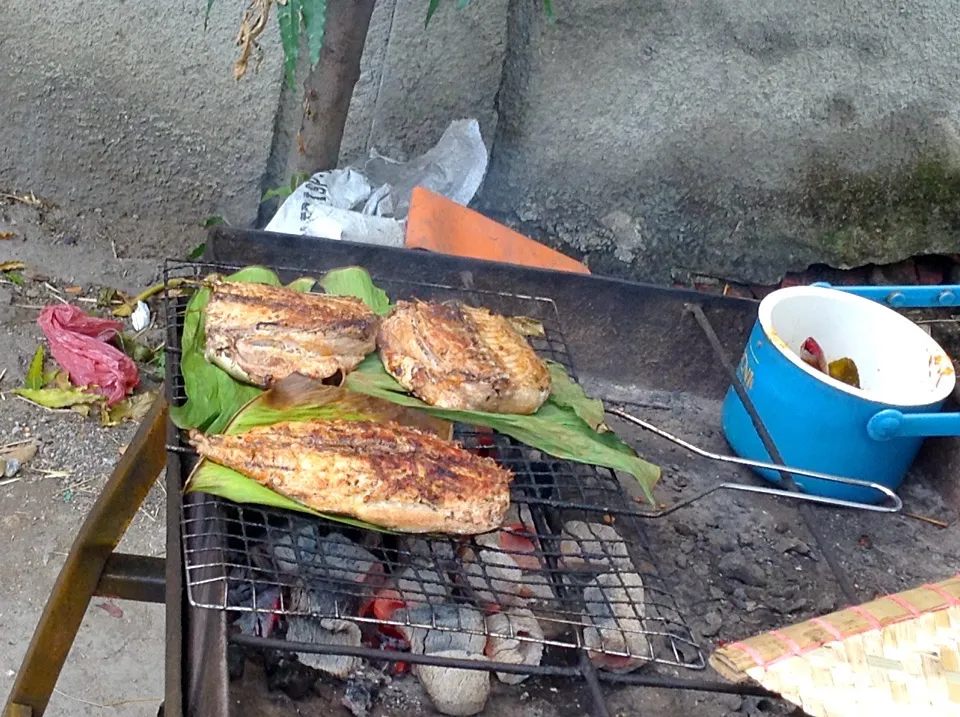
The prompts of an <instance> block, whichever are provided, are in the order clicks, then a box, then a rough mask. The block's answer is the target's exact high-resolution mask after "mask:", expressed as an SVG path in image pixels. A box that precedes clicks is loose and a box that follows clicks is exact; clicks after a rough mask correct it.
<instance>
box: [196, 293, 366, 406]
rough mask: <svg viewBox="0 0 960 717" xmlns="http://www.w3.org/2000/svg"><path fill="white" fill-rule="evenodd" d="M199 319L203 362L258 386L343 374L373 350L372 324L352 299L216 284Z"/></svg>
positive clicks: (364, 308) (357, 302)
mask: <svg viewBox="0 0 960 717" xmlns="http://www.w3.org/2000/svg"><path fill="white" fill-rule="evenodd" d="M206 314H207V317H206V333H207V344H206V350H205V356H206V359H207V361H209V362H211V363H213V364H216V365H217V366H220V368H222V369H223V370H224V371H226V372H227V373H229V374H230V375H231V376H233V377H234V378H236V379H238V380H240V381H246V382H249V383H252V384H255V385H257V386H261V387H266V386H268V385H269V384H270V383H271V382H272V381H275V380H280V379H282V378H285V377H287V376H289V375H290V374H292V373H299V374H302V375H304V376H309V377H310V378H315V379H325V378H329V377H330V376H333V375H334V374H335V373H336V372H337V371H343V372H344V373H346V372H347V371H350V370H352V369H354V368H356V366H357V364H359V363H360V362H361V361H363V359H364V358H365V357H366V356H367V354H370V353H372V352H373V350H374V349H375V348H376V336H377V326H378V324H379V318H378V317H377V315H376V314H374V313H373V312H372V311H371V310H370V309H369V308H368V307H367V305H366V304H364V303H363V302H362V301H360V299H355V298H353V297H346V296H326V295H324V294H309V293H302V292H299V291H294V290H293V289H286V288H283V287H277V286H266V285H264V284H245V283H241V282H228V281H221V282H219V283H217V284H215V285H214V287H213V294H212V296H211V298H210V303H209V305H208V306H207V312H206Z"/></svg>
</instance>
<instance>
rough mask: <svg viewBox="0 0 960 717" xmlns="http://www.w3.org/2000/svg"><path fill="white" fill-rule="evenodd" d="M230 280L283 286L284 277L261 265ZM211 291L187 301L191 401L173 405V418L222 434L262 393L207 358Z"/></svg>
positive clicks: (184, 356)
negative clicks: (241, 410) (206, 328)
mask: <svg viewBox="0 0 960 717" xmlns="http://www.w3.org/2000/svg"><path fill="white" fill-rule="evenodd" d="M226 279H227V281H240V282H248V283H254V284H269V285H270V286H280V279H279V278H277V275H276V274H274V273H273V272H272V271H270V270H269V269H265V268H263V267H259V266H251V267H247V268H245V269H241V270H240V271H238V272H236V273H235V274H231V275H230V276H228V277H226ZM314 283H315V281H314V280H313V279H310V278H302V279H297V280H296V281H294V282H293V283H292V284H290V285H289V288H291V289H295V290H296V291H302V292H306V291H310V289H311V288H313V285H314ZM210 294H211V290H210V288H209V287H206V286H205V287H201V288H200V289H198V290H197V292H196V293H195V294H194V295H193V297H191V299H190V302H189V303H188V304H187V311H186V315H185V317H184V324H183V335H182V336H181V339H180V348H181V350H182V353H181V357H180V372H181V373H182V374H183V383H184V391H185V392H186V394H187V401H186V403H184V404H183V405H182V406H172V407H171V408H170V418H171V419H172V420H173V422H174V424H176V426H177V427H179V428H198V429H200V430H202V431H204V432H206V433H220V432H222V431H223V429H224V427H225V426H226V425H227V422H229V420H230V419H231V418H233V416H234V415H235V414H236V413H237V411H238V410H240V407H241V406H243V405H245V404H246V403H248V402H249V401H250V400H251V399H253V398H255V397H256V396H258V395H259V394H260V393H262V392H261V390H260V389H259V388H256V387H255V386H248V385H246V384H244V383H241V382H239V381H236V380H235V379H233V378H232V377H231V376H230V375H229V374H227V372H226V371H224V370H223V369H221V368H219V367H218V366H214V365H213V364H212V363H209V362H208V361H207V360H206V359H205V358H204V356H203V350H204V346H205V344H206V332H205V329H204V325H205V321H206V312H205V309H206V308H207V304H209V303H210Z"/></svg>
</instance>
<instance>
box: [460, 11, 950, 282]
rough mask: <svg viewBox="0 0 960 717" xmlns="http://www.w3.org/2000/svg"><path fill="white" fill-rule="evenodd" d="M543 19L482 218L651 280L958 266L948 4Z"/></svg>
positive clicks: (521, 75) (505, 100) (530, 27)
mask: <svg viewBox="0 0 960 717" xmlns="http://www.w3.org/2000/svg"><path fill="white" fill-rule="evenodd" d="M537 5H538V4H537V3H533V2H526V1H525V0H515V2H513V3H512V10H511V17H510V40H509V54H508V58H507V63H506V68H505V82H504V87H503V90H502V92H501V95H500V105H499V109H500V125H499V128H498V134H497V138H496V143H495V149H494V163H493V167H492V169H491V172H490V174H489V176H488V179H487V182H486V185H485V190H484V193H483V196H482V197H481V200H480V202H479V204H480V206H481V207H482V208H483V209H484V210H485V211H488V212H490V213H494V214H500V215H502V216H504V217H505V218H507V219H509V220H511V221H512V222H513V223H515V224H517V225H518V226H520V227H522V228H525V229H526V230H527V231H528V232H529V233H531V234H534V235H536V236H540V237H543V238H545V239H547V240H548V241H552V242H553V243H554V244H555V245H557V246H559V247H561V248H565V249H566V250H568V251H572V252H581V253H585V254H587V255H588V257H589V260H590V262H591V265H593V266H594V267H598V268H600V269H602V270H607V271H612V272H615V273H621V274H628V275H632V276H637V277H643V278H652V279H657V280H669V279H670V278H671V277H682V276H684V275H686V274H688V273H691V272H692V273H701V274H707V275H712V276H719V277H726V278H732V279H742V280H747V281H767V282H769V281H773V280H776V279H777V278H779V276H780V275H781V274H782V273H783V272H784V271H785V270H788V269H801V268H804V267H806V266H807V265H809V264H812V263H815V262H827V263H831V264H833V265H835V266H841V267H843V266H851V265H857V264H864V263H867V262H874V261H876V262H882V261H893V260H897V259H900V258H903V257H904V256H907V255H910V254H912V253H917V252H937V251H939V252H957V251H960V233H958V230H960V174H958V171H960V162H958V160H960V132H958V120H960V42H958V40H960V14H958V13H957V12H956V8H955V7H954V6H953V5H952V4H951V3H945V2H942V1H941V0H918V1H917V2H909V3H907V2H900V3H890V2H884V1H883V0H853V1H851V2H843V3H837V2H831V1H829V0H812V2H806V3H769V2H764V1H763V0H641V1H639V2H638V1H636V0H591V1H590V2H568V3H557V5H558V8H557V13H558V16H559V21H558V22H557V23H555V24H553V25H549V24H547V23H546V22H544V21H543V18H542V14H541V13H539V12H538V11H537Z"/></svg>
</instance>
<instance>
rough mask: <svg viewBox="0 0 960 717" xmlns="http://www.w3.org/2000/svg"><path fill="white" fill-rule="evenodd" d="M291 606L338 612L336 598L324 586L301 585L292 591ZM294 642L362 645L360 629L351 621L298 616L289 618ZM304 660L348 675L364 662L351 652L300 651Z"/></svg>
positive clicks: (313, 611)
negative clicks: (349, 654)
mask: <svg viewBox="0 0 960 717" xmlns="http://www.w3.org/2000/svg"><path fill="white" fill-rule="evenodd" d="M291 606H292V608H293V609H294V610H295V611H297V612H304V613H309V614H310V615H321V616H322V615H327V616H329V615H335V614H337V613H336V610H335V608H336V605H335V599H334V597H333V596H332V595H331V593H330V591H329V590H327V589H324V588H323V586H322V585H311V587H304V586H298V587H297V588H294V590H293V591H292V593H291ZM286 639H287V640H289V641H290V642H303V643H307V644H311V645H340V646H346V647H360V645H361V635H360V628H359V627H358V626H357V625H356V624H355V623H352V622H349V621H347V620H340V619H334V618H331V617H326V618H317V617H309V616H295V617H290V618H288V620H287V636H286ZM297 654H298V655H299V657H300V661H301V662H303V663H305V664H307V665H309V666H310V667H313V668H316V669H318V670H322V671H323V672H327V673H329V674H331V675H333V676H334V677H339V678H341V679H342V678H346V677H348V676H349V675H350V674H351V673H352V672H354V671H355V670H356V669H357V668H358V667H360V665H361V664H362V662H361V660H360V658H358V657H350V656H348V655H320V654H316V653H308V652H301V653H297Z"/></svg>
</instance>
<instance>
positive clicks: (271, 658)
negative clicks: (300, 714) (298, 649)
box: [263, 650, 320, 700]
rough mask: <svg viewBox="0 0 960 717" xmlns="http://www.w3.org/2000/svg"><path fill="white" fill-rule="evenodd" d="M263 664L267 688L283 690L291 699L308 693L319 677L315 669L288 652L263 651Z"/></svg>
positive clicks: (298, 698)
mask: <svg viewBox="0 0 960 717" xmlns="http://www.w3.org/2000/svg"><path fill="white" fill-rule="evenodd" d="M263 666H264V671H265V672H266V674H267V689H268V690H270V691H271V692H277V691H280V692H283V693H284V694H285V695H286V696H287V697H289V698H290V699H292V700H302V699H303V698H304V697H306V696H307V695H309V694H310V691H311V690H312V689H313V685H314V684H315V683H316V681H317V680H318V679H319V677H320V673H319V672H318V671H317V670H315V669H313V668H312V667H310V666H308V665H304V664H303V663H301V662H300V660H298V659H297V656H296V655H292V654H290V653H289V652H277V651H275V650H271V651H269V652H265V653H264V665H263Z"/></svg>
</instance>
